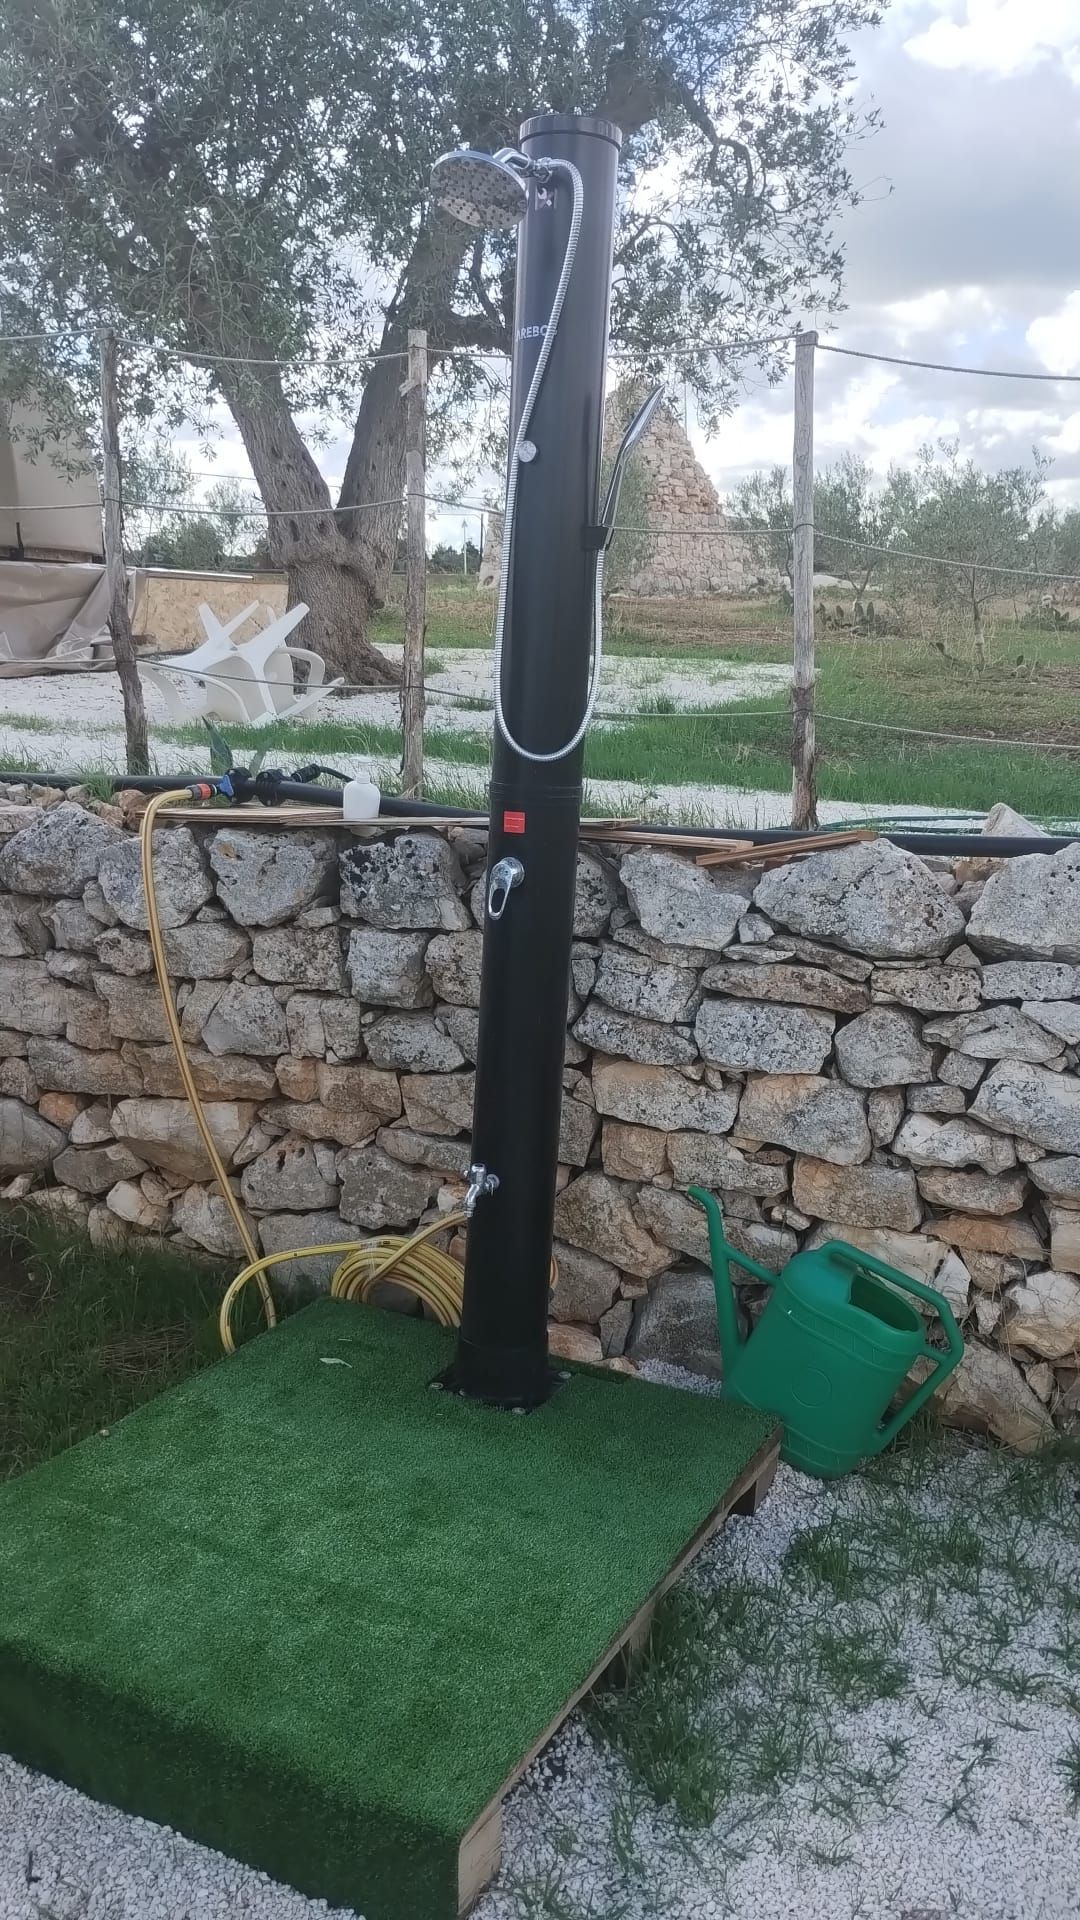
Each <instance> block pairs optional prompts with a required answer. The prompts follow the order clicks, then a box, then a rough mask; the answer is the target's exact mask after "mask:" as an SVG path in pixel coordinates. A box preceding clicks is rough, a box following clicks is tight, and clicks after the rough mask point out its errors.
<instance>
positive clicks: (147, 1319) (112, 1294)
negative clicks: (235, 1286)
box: [0, 1208, 221, 1481]
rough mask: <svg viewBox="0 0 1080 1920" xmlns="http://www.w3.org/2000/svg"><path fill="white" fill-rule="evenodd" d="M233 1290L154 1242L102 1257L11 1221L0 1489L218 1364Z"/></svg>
mask: <svg viewBox="0 0 1080 1920" xmlns="http://www.w3.org/2000/svg"><path fill="white" fill-rule="evenodd" d="M220 1294H221V1282H220V1280H217V1279H216V1276H215V1275H214V1273H213V1271H212V1270H209V1269H208V1268H207V1267H206V1265H205V1263H203V1264H202V1265H194V1264H193V1263H192V1262H191V1260H190V1258H188V1257H186V1256H182V1255H178V1254H175V1253H172V1252H169V1251H167V1250H166V1249H165V1248H163V1247H159V1246H157V1245H156V1244H155V1243H154V1242H153V1241H151V1240H144V1241H139V1242H136V1243H134V1244H132V1245H131V1246H128V1247H123V1248H110V1249H108V1250H104V1249H95V1248H93V1247H91V1246H90V1244H89V1242H88V1241H86V1240H83V1239H81V1238H80V1239H78V1240H76V1239H72V1238H71V1237H70V1236H67V1235H65V1234H64V1233H63V1232H62V1231H61V1230H59V1229H58V1228H57V1226H56V1225H55V1224H54V1222H53V1221H52V1220H51V1219H49V1218H48V1216H46V1215H42V1214H39V1213H36V1212H35V1211H34V1210H33V1209H30V1208H27V1209H25V1210H22V1209H15V1208H9V1209H8V1210H7V1211H6V1212H5V1213H2V1214H0V1324H2V1326H3V1337H2V1339H0V1481H2V1480H6V1479H8V1478H10V1477H11V1476H12V1475H14V1474H17V1473H22V1472H23V1471H25V1469H26V1468H27V1467H32V1466H34V1465H36V1464H37V1463H38V1462H39V1461H41V1460H45V1459H47V1458H48V1457H49V1456H50V1455H51V1454H54V1453H58V1452H60V1451H61V1450H62V1449H63V1448H64V1447H69V1446H71V1445H72V1444H73V1443H74V1442H75V1441H77V1440H82V1439H84V1438H85V1437H86V1435H87V1434H91V1433H96V1432H99V1431H100V1430H101V1429H103V1428H107V1427H111V1426H112V1424H113V1423H114V1421H116V1420H119V1419H121V1418H122V1416H123V1415H124V1414H126V1413H130V1412H131V1410H132V1408H134V1407H137V1406H140V1405H141V1404H142V1402H143V1401H144V1400H147V1399H150V1398H151V1397H152V1396H153V1395H155V1394H157V1393H160V1392H161V1390H162V1388H163V1387H168V1386H170V1385H172V1384H173V1383H174V1382H175V1381H177V1380H180V1379H183V1378H184V1377H185V1375H186V1374H188V1373H190V1372H192V1371H193V1370H194V1369H195V1368H197V1367H199V1366H203V1365H205V1364H206V1362H207V1361H208V1360H211V1359H213V1358H214V1357H215V1356H216V1354H217V1351H218V1340H217V1321H216V1312H217V1309H216V1301H217V1299H219V1298H220Z"/></svg>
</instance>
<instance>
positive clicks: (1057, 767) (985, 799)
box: [5, 580, 1080, 822]
mask: <svg viewBox="0 0 1080 1920" xmlns="http://www.w3.org/2000/svg"><path fill="white" fill-rule="evenodd" d="M428 600H429V605H428V615H429V618H428V649H429V651H428V665H429V670H430V671H431V672H437V671H438V670H439V669H440V668H441V667H443V666H444V665H445V664H446V662H445V661H444V660H443V659H442V658H441V652H442V650H445V649H449V648H460V647H470V648H478V647H480V648H483V647H490V644H491V619H492V598H491V596H490V595H485V594H481V593H477V592H476V591H475V589H474V587H473V586H472V584H471V583H461V584H459V583H456V582H449V581H443V580H439V581H432V582H430V583H429V595H428ZM401 636H402V611H401V608H400V607H399V606H394V605H391V606H387V607H385V608H384V609H383V610H382V611H381V613H380V614H379V615H378V617H377V619H376V622H375V623H374V629H373V637H374V638H376V639H378V640H380V641H382V642H383V643H390V644H394V643H395V642H397V641H400V639H401ZM607 648H608V652H609V654H610V655H611V656H612V657H613V658H619V657H622V658H625V659H642V660H643V662H644V665H643V667H642V669H641V671H640V674H639V687H640V691H639V695H638V702H637V704H638V707H639V710H640V715H641V717H640V718H637V719H633V720H629V721H626V722H623V723H620V724H610V725H605V726H603V727H594V729H593V731H592V733H591V735H590V737H589V741H588V746H587V750H586V772H587V774H588V775H590V776H591V777H592V778H593V779H594V780H608V781H613V782H615V783H616V784H617V785H618V786H620V787H622V788H624V789H625V790H626V796H627V804H628V806H629V807H630V808H631V810H635V811H636V810H637V809H638V806H639V805H640V796H641V795H642V794H643V793H645V792H648V791H649V790H650V789H652V788H655V787H658V786H665V785H694V786H698V785H706V786H732V787H736V788H738V789H741V790H743V791H747V790H754V789H761V790H764V791H766V792H771V793H785V792H787V791H788V790H789V788H790V784H791V768H790V720H789V715H788V705H787V695H786V693H785V692H783V691H777V692H770V693H768V694H766V695H763V696H760V697H754V698H752V699H748V700H744V701H740V702H738V703H733V704H732V705H731V706H729V707H726V708H725V709H724V710H723V711H722V712H719V713H717V714H716V715H714V716H709V717H707V718H705V719H694V718H688V717H687V714H686V707H687V702H686V700H685V698H683V699H680V700H675V699H673V698H672V697H671V696H670V695H666V694H664V693H663V692H655V691H650V689H651V688H652V687H654V686H655V683H656V682H657V681H658V680H659V679H660V677H661V675H662V672H663V670H664V667H665V666H666V665H667V664H674V663H678V662H682V663H685V662H687V661H692V662H693V663H694V665H695V667H696V668H697V670H698V674H699V677H700V682H701V699H702V702H703V703H704V704H706V705H707V704H708V702H709V699H710V697H711V696H710V689H711V688H712V687H714V686H715V685H716V684H717V682H718V679H720V678H723V677H726V676H727V675H728V674H729V672H730V670H731V668H732V667H733V666H739V665H760V664H764V663H772V664H781V665H784V664H787V663H788V662H789V661H790V658H791V639H790V614H788V613H785V612H784V611H783V609H782V607H781V605H780V602H779V600H778V599H776V600H750V601H741V602H740V601H736V602H729V601H719V600H711V601H704V600H689V601H679V600H669V601H658V600H650V601H635V600H632V599H625V600H624V599H622V598H619V599H617V600H614V601H613V602H612V603H611V607H610V609H609V620H608V635H607ZM818 669H819V671H818V683H817V704H818V710H819V718H818V724H817V737H818V747H819V761H818V785H819V791H820V794H821V797H822V798H823V799H826V800H838V801H846V802H851V803H854V804H855V805H859V804H866V805H882V804H884V805H892V806H895V807H896V808H898V809H903V808H905V807H914V806H918V807H930V808H955V809H960V810H964V811H971V812H975V813H981V812H984V811H985V810H986V809H987V808H988V807H989V806H991V805H992V804H993V802H994V801H996V800H1006V801H1008V802H1009V803H1010V804H1011V805H1012V806H1014V807H1016V808H1018V809H1019V810H1020V811H1021V812H1024V813H1027V814H1030V815H1033V816H1034V817H1036V818H1037V819H1040V820H1044V821H1049V822H1052V821H1055V820H1072V819H1074V818H1075V816H1076V813H1077V800H1076V791H1077V776H1078V773H1080V752H1077V751H1069V750H1068V748H1069V747H1070V746H1071V747H1073V748H1074V749H1075V748H1077V747H1080V623H1076V624H1075V625H1074V626H1073V627H1071V628H1068V629H1064V630H1059V631H1055V632H1049V633H1039V632H1035V631H1031V630H1028V629H1026V628H1021V627H1019V626H1017V625H1016V624H1015V623H1013V622H1007V621H1005V620H1001V621H999V623H998V625H997V626H996V627H994V628H991V629H988V631H987V634H986V638H985V644H984V648H983V650H982V651H981V652H979V653H978V654H977V653H976V650H975V648H974V646H973V644H972V642H971V639H970V637H969V636H965V635H964V634H963V633H959V634H954V633H951V632H947V631H946V630H944V629H943V628H941V627H940V626H935V625H934V624H933V622H930V623H929V624H928V628H927V631H926V632H925V633H918V634H913V635H905V636H894V637H890V638H887V639H874V640H853V639H851V638H849V637H841V636H836V635H831V634H830V635H824V636H822V638H821V639H820V641H819V645H818ZM486 704H487V702H486V700H485V699H484V697H483V696H481V695H470V696H469V697H467V698H466V699H464V700H462V701H460V702H454V703H449V702H446V703H443V702H435V703H433V705H432V708H431V712H430V714H429V718H432V717H433V718H434V719H435V724H434V725H432V726H429V728H428V732H427V754H428V758H429V760H430V761H431V762H432V763H433V768H432V771H433V779H432V797H434V798H442V799H445V800H446V801H447V802H448V803H449V802H451V800H452V798H453V790H452V786H446V785H445V783H441V782H440V778H439V771H438V766H437V764H435V763H437V762H438V761H440V760H441V761H444V762H445V761H453V762H456V763H457V764H459V765H462V766H466V767H471V768H475V769H476V775H477V778H476V781H475V783H471V784H470V785H469V786H468V789H467V799H468V800H469V801H475V800H476V799H477V798H482V788H483V785H484V781H485V779H486V774H487V768H488V759H489V746H488V741H487V738H486V737H485V736H483V735H477V734H475V733H467V732H464V731H463V730H462V729H461V728H460V727H459V726H457V725H456V724H455V722H454V717H453V716H454V713H455V710H457V711H462V712H466V711H468V712H479V711H481V710H482V709H483V708H484V707H485V706H486ZM603 704H604V702H603V701H601V706H603ZM5 724H6V725H7V726H9V727H12V728H16V729H18V730H20V731H24V732H26V733H35V732H42V731H45V730H47V729H48V728H51V727H52V726H53V725H54V723H53V722H51V721H45V720H42V719H40V718H34V717H23V716H19V715H13V716H12V717H11V718H10V719H8V720H7V721H6V722H5ZM890 728H896V729H922V730H923V731H924V732H926V733H946V734H960V735H968V736H972V735H979V736H992V735H996V736H998V737H999V738H1000V739H1001V740H1003V742H1004V744H993V743H991V744H988V743H987V742H986V741H985V740H984V739H982V738H967V739H963V738H961V739H958V740H934V739H928V738H922V737H920V735H919V734H918V733H912V732H906V733H905V732H903V731H897V732H890V731H888V729H890ZM159 737H160V738H161V739H162V740H168V741H171V742H176V743H180V744H186V745H190V746H192V747H197V748H198V749H200V752H199V764H200V765H201V764H202V763H203V759H204V750H205V744H206V743H205V736H204V733H203V730H202V729H201V728H198V727H192V728H171V727H167V728H162V729H160V732H159ZM229 738H230V740H231V742H232V743H233V744H234V745H235V747H236V750H237V752H238V753H253V752H256V751H257V750H258V749H259V748H264V749H265V750H266V751H267V752H269V753H270V754H271V755H277V756H279V757H280V758H281V759H282V761H283V762H285V763H288V762H290V761H296V760H302V759H305V758H311V757H312V756H315V757H322V758H325V759H327V760H332V759H333V758H334V757H335V756H336V757H339V758H340V757H342V756H344V755H349V754H352V755H356V756H374V757H378V758H382V759H387V760H389V761H390V762H391V764H393V763H396V761H397V760H398V759H399V757H400V745H401V743H400V733H399V730H398V728H397V727H396V726H385V727H384V726H353V725H344V724H342V723H341V722H338V721H336V720H330V721H318V722H313V723H312V724H310V725H305V724H303V723H301V724H300V725H292V724H288V723H287V724H285V725H283V726H278V727H269V728H266V729H256V728H236V729H230V730H229ZM1017 739H1018V740H1019V741H1020V742H1021V744H1019V745H1013V744H1010V742H1012V741H1014V740H1017ZM16 764H17V765H20V766H21V765H23V764H25V765H26V766H27V769H28V770H30V769H31V768H32V765H33V762H32V758H31V756H29V755H26V756H23V757H22V758H21V759H19V760H18V761H17V762H16ZM459 791H460V789H459ZM610 804H611V803H610V801H607V802H604V803H603V804H600V803H598V810H599V811H601V812H604V811H609V810H610Z"/></svg>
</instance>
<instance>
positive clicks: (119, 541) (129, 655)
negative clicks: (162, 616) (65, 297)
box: [101, 328, 150, 773]
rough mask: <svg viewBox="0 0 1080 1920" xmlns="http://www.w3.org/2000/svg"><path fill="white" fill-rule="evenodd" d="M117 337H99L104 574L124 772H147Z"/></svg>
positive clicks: (147, 755) (109, 332)
mask: <svg viewBox="0 0 1080 1920" xmlns="http://www.w3.org/2000/svg"><path fill="white" fill-rule="evenodd" d="M117 351H118V349H117V341H116V335H115V333H114V332H113V331H112V329H111V328H110V329H109V330H108V332H106V333H105V334H103V336H102V341H101V451H102V479H103V486H102V493H103V498H104V508H105V513H104V526H105V577H106V579H107V581H108V584H109V632H110V634H111V635H112V643H113V654H114V657H115V660H116V671H117V674H118V676H119V680H120V691H121V693H122V694H123V697H124V738H125V741H126V743H127V770H128V772H129V773H149V771H150V749H149V747H148V745H147V739H146V709H145V707H144V706H143V696H142V681H141V680H140V679H139V669H138V667H137V666H136V665H135V640H134V637H133V635H132V631H131V615H130V613H129V611H128V585H127V569H126V567H125V566H124V526H123V515H122V501H121V477H120V410H119V404H118V401H117V397H116V363H117Z"/></svg>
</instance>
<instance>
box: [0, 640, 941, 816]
mask: <svg viewBox="0 0 1080 1920" xmlns="http://www.w3.org/2000/svg"><path fill="white" fill-rule="evenodd" d="M383 651H384V652H385V653H386V654H387V655H388V656H389V655H392V654H393V653H394V652H395V650H394V649H392V648H384V649H383ZM438 660H439V662H440V663H441V666H442V671H440V672H438V673H429V686H430V687H431V688H433V689H435V691H436V692H437V693H444V694H450V693H454V694H458V695H465V696H466V697H467V698H470V699H480V698H490V693H491V656H490V654H488V653H487V652H485V651H483V650H481V649H479V648H475V647H473V648H454V649H440V650H439V653H438ZM789 679H790V672H789V669H788V668H787V667H783V666H768V665H765V666H757V667H754V666H751V667H746V666H742V665H736V664H728V665H724V664H722V663H716V662H710V663H707V664H706V663H702V664H701V665H700V666H699V665H697V664H696V663H693V662H689V663H685V662H684V663H680V662H673V663H671V664H665V663H664V662H662V661H660V660H654V659H623V658H612V659H609V661H608V663H607V665H606V667H605V669H604V690H603V694H602V698H601V701H600V707H601V710H602V711H603V712H605V713H609V714H610V713H626V712H634V711H638V710H641V709H647V707H648V705H649V702H650V701H655V700H657V699H663V700H674V701H676V702H677V703H678V706H679V710H680V712H682V713H685V712H686V711H687V710H688V709H693V710H694V711H697V710H704V709H706V708H717V709H719V708H720V707H724V706H727V705H729V704H730V703H731V701H733V700H748V699H754V698H758V697H764V696H766V695H768V694H772V693H775V692H776V690H777V688H778V687H782V686H785V685H786V684H787V682H788V680H789ZM145 692H146V711H147V719H148V721H149V725H150V747H151V760H152V763H153V766H154V770H155V771H156V772H158V773H178V772H201V771H203V770H204V769H205V770H208V769H209V765H210V756H209V748H208V747H205V748H204V747H190V746H177V745H176V744H175V743H173V742H172V741H168V740H162V739H160V738H155V729H156V728H158V727H160V726H162V725H163V724H164V723H165V721H166V717H167V716H166V714H165V709H164V705H163V703H162V701H161V699H160V696H159V695H158V694H157V693H156V692H155V691H154V689H153V688H151V687H147V688H146V690H145ZM9 715H10V716H12V717H14V718H18V717H20V716H22V717H29V718H31V719H35V720H38V721H44V722H46V723H49V722H52V723H54V724H53V725H46V727H45V728H43V729H42V730H40V731H39V730H36V729H35V730H34V731H27V730H26V729H23V728H20V727H16V726H5V724H4V719H5V717H6V716H9ZM73 715H77V724H73V720H72V716H73ZM314 720H328V721H332V722H333V723H334V724H335V725H341V726H348V725H357V726H359V725H369V726H370V725H379V726H397V725H398V724H399V720H400V712H399V707H398V698H397V694H396V693H372V694H354V695H351V696H349V697H348V698H340V699H339V698H330V699H327V700H324V701H320V702H319V704H318V705H317V706H315V707H313V708H312V709H311V710H310V713H309V714H306V715H304V717H303V719H302V720H300V721H299V722H298V723H297V728H296V759H297V760H303V759H305V758H314V759H318V758H320V757H325V756H320V755H319V754H318V753H315V752H313V751H312V752H310V753H309V752H308V750H306V749H305V747H304V744H303V728H304V724H305V721H314ZM597 724H598V725H599V724H603V722H602V721H598V722H597ZM661 724H667V725H671V726H677V725H678V719H677V718H676V717H674V716H672V717H671V718H670V719H665V720H664V721H663V722H662V723H661ZM428 725H429V727H447V728H452V729H454V730H455V731H458V732H477V733H483V732H486V731H487V730H488V729H489V728H490V725H491V716H490V713H488V712H478V711H475V710H472V709H470V708H468V707H464V706H462V705H461V704H460V702H459V701H458V700H449V699H447V700H439V699H436V698H433V699H431V700H430V702H429V708H428ZM273 757H275V756H272V758H273ZM276 757H278V758H282V759H285V758H287V757H288V756H287V755H285V754H284V753H283V752H282V750H281V749H277V750H276ZM332 757H333V760H334V764H335V766H337V767H339V768H340V770H341V771H342V772H344V773H367V772H368V771H369V770H370V771H371V773H372V775H373V777H374V778H375V780H376V781H378V780H379V779H380V778H383V779H385V778H386V777H387V776H388V775H389V774H390V773H392V772H394V771H396V763H392V762H391V761H389V760H386V761H381V760H378V759H372V757H371V756H370V755H366V754H350V753H346V752H343V751H342V750H341V749H340V748H335V749H334V753H333V756H332ZM28 761H29V762H30V763H31V764H32V765H33V767H34V768H35V769H46V770H51V771H54V772H59V773H63V772H67V771H69V770H71V769H80V770H81V769H84V768H88V767H94V768H99V769H101V770H102V771H104V772H106V773H119V772H121V771H122V769H123V766H124V748H123V708H122V703H121V698H120V685H119V681H118V680H117V677H116V675H115V674H114V673H101V674H83V675H80V676H78V677H76V676H74V675H70V674H39V675H34V676H31V677H28V678H27V679H20V680H5V681H4V682H3V683H2V684H0V764H6V765H8V766H10V767H19V766H22V765H24V764H27V762H28ZM427 765H428V769H429V772H430V774H431V776H432V777H433V778H434V779H437V780H439V781H442V782H446V783H452V784H453V787H454V790H455V791H457V790H459V789H461V790H464V793H465V794H466V795H467V796H469V797H473V798H475V800H476V802H477V803H478V804H480V805H483V804H484V802H485V791H486V782H485V779H484V776H483V774H482V773H481V772H480V770H479V769H478V768H476V767H474V766H458V765H456V764H455V763H452V762H449V761H443V760H437V759H434V758H432V757H431V756H430V755H429V756H428V761H427ZM586 792H587V796H588V799H589V802H590V804H591V805H592V806H594V807H595V808H597V809H599V810H601V811H603V812H610V813H617V814H626V815H633V816H634V817H638V816H643V817H645V818H647V819H652V820H657V821H660V820H666V821H679V820H688V821H691V822H693V823H697V824H709V825H716V826H719V827H725V826H730V827H776V826H789V825H790V824H791V798H790V794H789V793H788V792H787V791H786V790H785V791H784V792H780V793H775V792H771V791H769V790H766V789H757V788H751V789H746V788H742V787H731V786H705V785H674V784H651V785H650V786H649V787H648V788H645V787H639V786H628V785H626V783H625V782H622V781H616V780H589V781H587V782H586ZM900 810H901V811H902V812H903V813H904V814H905V815H910V816H912V817H915V816H917V815H926V816H927V817H932V818H935V819H936V818H939V817H941V815H942V812H943V809H941V808H932V807H917V806H908V805H905V806H903V807H902V808H901V809H900ZM896 812H897V806H896V804H888V803H886V804H870V805H864V804H862V803H855V802H849V801H830V800H826V801H823V802H821V803H820V804H819V807H818V813H819V816H820V818H821V821H822V823H823V824H825V825H828V824H831V823H837V822H840V821H844V820H860V819H865V818H874V819H878V818H881V817H888V816H889V815H892V814H895V813H896Z"/></svg>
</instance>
